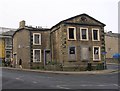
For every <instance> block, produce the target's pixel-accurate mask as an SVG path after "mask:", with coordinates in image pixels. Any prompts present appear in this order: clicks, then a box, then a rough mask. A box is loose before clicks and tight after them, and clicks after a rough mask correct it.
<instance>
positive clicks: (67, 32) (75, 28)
mask: <svg viewBox="0 0 120 91" xmlns="http://www.w3.org/2000/svg"><path fill="white" fill-rule="evenodd" d="M69 28H74V39H69ZM67 37H68V40H76V28H75V27H68V28H67Z"/></svg>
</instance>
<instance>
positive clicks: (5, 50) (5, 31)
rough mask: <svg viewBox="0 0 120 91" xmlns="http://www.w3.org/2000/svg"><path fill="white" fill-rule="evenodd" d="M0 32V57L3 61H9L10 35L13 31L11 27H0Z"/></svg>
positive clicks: (10, 50) (10, 55)
mask: <svg viewBox="0 0 120 91" xmlns="http://www.w3.org/2000/svg"><path fill="white" fill-rule="evenodd" d="M0 32H1V37H0V39H1V44H0V46H2V48H0V49H1V50H0V52H1V53H2V59H3V61H4V62H5V63H8V62H10V61H11V58H12V36H13V34H14V32H15V29H13V28H4V27H0Z"/></svg>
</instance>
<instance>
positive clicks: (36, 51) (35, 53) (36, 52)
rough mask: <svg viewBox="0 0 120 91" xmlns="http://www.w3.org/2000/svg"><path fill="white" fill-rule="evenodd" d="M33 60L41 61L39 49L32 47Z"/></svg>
mask: <svg viewBox="0 0 120 91" xmlns="http://www.w3.org/2000/svg"><path fill="white" fill-rule="evenodd" d="M33 62H41V49H33Z"/></svg>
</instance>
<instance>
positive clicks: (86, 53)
mask: <svg viewBox="0 0 120 91" xmlns="http://www.w3.org/2000/svg"><path fill="white" fill-rule="evenodd" d="M80 54H81V60H89V49H88V47H86V46H82V47H81V53H80Z"/></svg>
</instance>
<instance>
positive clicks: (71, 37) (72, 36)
mask: <svg viewBox="0 0 120 91" xmlns="http://www.w3.org/2000/svg"><path fill="white" fill-rule="evenodd" d="M68 39H69V40H76V30H75V27H70V28H68Z"/></svg>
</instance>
